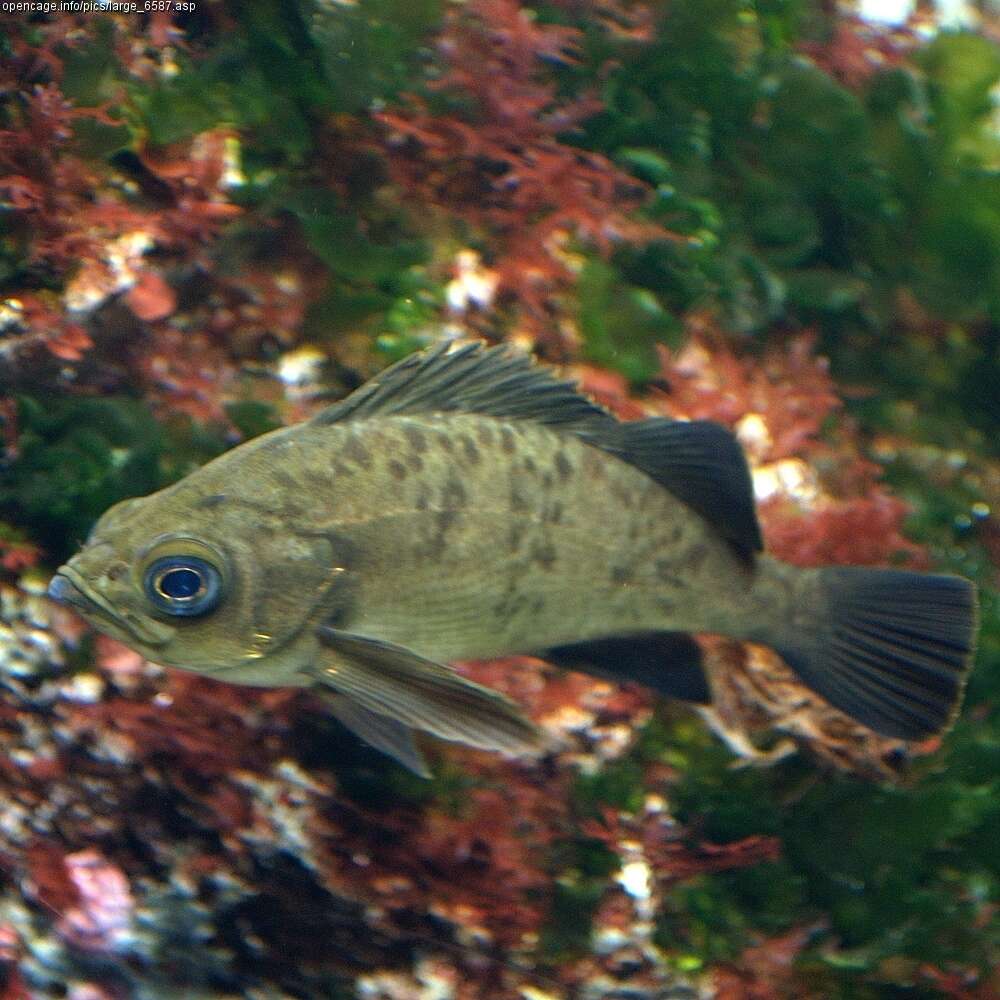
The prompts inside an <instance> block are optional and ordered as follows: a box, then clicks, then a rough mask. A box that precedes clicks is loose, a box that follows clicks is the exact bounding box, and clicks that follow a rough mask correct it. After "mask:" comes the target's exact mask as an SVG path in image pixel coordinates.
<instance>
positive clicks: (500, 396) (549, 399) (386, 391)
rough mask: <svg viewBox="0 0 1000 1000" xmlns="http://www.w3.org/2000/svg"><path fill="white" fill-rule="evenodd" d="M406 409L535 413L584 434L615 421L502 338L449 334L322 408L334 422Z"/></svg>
mask: <svg viewBox="0 0 1000 1000" xmlns="http://www.w3.org/2000/svg"><path fill="white" fill-rule="evenodd" d="M403 413H483V414H486V415H488V416H491V417H498V418H501V419H508V420H531V421H534V422H535V423H539V424H547V425H548V426H550V427H558V428H559V429H561V430H567V431H570V432H572V433H576V434H580V435H582V436H585V437H591V436H593V435H599V434H600V432H601V431H602V430H604V431H605V432H609V431H610V430H611V429H613V428H615V427H616V426H617V421H616V420H615V418H614V417H612V416H611V414H610V413H608V412H607V410H605V409H603V408H602V407H600V406H598V405H597V404H596V403H593V402H591V401H590V400H589V399H587V398H586V397H585V396H581V395H580V393H579V392H578V391H577V389H576V387H575V386H574V385H573V383H572V382H566V381H562V380H560V379H557V378H555V377H553V375H552V373H551V372H549V371H547V370H546V369H545V368H542V367H540V366H538V365H536V364H534V362H533V361H532V360H531V358H530V357H529V356H528V355H527V354H522V353H519V352H515V351H511V350H510V349H509V348H507V347H505V346H503V345H501V346H498V347H486V346H485V345H484V344H482V343H479V342H476V341H473V342H471V343H464V344H461V345H459V346H457V347H455V346H454V345H453V344H452V343H450V342H448V341H444V342H443V343H440V344H436V345H435V346H434V347H431V348H429V349H428V350H426V351H422V352H420V353H419V354H411V355H410V356H409V357H407V358H404V359H403V360H402V361H399V362H397V363H396V364H394V365H392V366H391V367H389V368H387V369H386V370H385V371H384V372H381V373H380V374H378V375H376V376H375V378H373V379H372V380H371V381H369V382H366V383H365V384H364V385H363V386H361V388H360V389H357V390H355V391H354V392H352V393H351V395H350V396H348V397H347V398H346V399H344V400H342V401H341V402H339V403H334V404H333V406H330V407H327V409H325V410H323V411H322V412H320V413H318V414H316V416H315V417H313V419H312V422H313V423H315V424H334V423H339V422H341V421H343V420H361V419H365V418H367V417H373V416H376V415H378V416H389V415H390V414H403Z"/></svg>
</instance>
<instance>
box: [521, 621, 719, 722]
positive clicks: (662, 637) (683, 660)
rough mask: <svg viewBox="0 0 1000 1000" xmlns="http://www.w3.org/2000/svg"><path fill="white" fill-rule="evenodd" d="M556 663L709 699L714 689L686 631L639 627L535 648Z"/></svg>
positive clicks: (699, 700)
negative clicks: (639, 629) (624, 632)
mask: <svg viewBox="0 0 1000 1000" xmlns="http://www.w3.org/2000/svg"><path fill="white" fill-rule="evenodd" d="M538 655H539V656H540V657H541V658H542V659H544V660H548V661H549V663H554V664H555V665H556V666H558V667H566V668H568V669H570V670H581V671H583V672H584V673H588V674H594V675H596V676H598V677H603V678H604V679H606V680H612V681H637V682H638V683H639V684H643V685H645V686H646V687H648V688H652V689H653V690H654V691H657V692H659V693H660V694H665V695H668V696H669V697H671V698H679V699H680V700H681V701H690V702H695V703H696V704H699V705H707V704H709V703H710V702H711V700H712V692H711V689H710V688H709V686H708V680H707V679H706V677H705V671H704V669H703V667H702V656H701V647H700V646H699V645H698V643H697V642H695V641H694V639H692V638H691V636H690V635H688V634H687V633H686V632H643V633H639V634H636V635H622V636H611V637H609V638H606V639H591V640H589V641H587V642H577V643H572V644H570V645H566V646H556V647H554V648H552V649H547V650H544V651H542V652H540V653H539V654H538Z"/></svg>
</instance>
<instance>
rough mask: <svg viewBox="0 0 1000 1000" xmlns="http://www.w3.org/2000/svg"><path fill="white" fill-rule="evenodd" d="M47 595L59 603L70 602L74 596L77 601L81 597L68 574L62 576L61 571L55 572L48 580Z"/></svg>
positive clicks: (72, 601)
mask: <svg viewBox="0 0 1000 1000" xmlns="http://www.w3.org/2000/svg"><path fill="white" fill-rule="evenodd" d="M48 595H49V597H51V598H52V600H53V601H58V602H59V603H60V604H72V603H74V598H75V599H76V601H79V600H80V599H81V598H82V597H83V595H82V594H81V593H80V591H79V590H77V588H76V587H75V586H74V584H73V581H72V580H70V578H69V577H68V576H63V575H62V573H56V575H55V576H54V577H52V579H51V580H50V581H49V589H48Z"/></svg>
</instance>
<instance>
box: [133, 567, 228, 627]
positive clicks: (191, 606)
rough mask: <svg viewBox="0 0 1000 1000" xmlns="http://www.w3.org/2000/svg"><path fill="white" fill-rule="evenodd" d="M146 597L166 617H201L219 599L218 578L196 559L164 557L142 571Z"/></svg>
mask: <svg viewBox="0 0 1000 1000" xmlns="http://www.w3.org/2000/svg"><path fill="white" fill-rule="evenodd" d="M145 587H146V596H147V597H148V598H149V599H150V600H151V601H152V602H153V604H155V605H156V607H157V608H158V609H159V610H160V611H163V612H165V613H166V614H168V615H183V616H194V615H205V614H208V612H209V611H212V610H213V609H214V608H215V607H216V606H217V605H218V603H219V600H220V599H221V597H222V577H221V576H220V574H219V571H218V570H217V569H216V568H215V567H214V566H213V565H212V564H211V563H210V562H208V560H206V559H201V558H199V557H198V556H164V557H163V558H162V559H157V560H156V561H155V562H154V563H152V565H151V566H150V567H149V568H148V569H147V570H146V576H145Z"/></svg>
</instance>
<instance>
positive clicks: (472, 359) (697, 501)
mask: <svg viewBox="0 0 1000 1000" xmlns="http://www.w3.org/2000/svg"><path fill="white" fill-rule="evenodd" d="M759 549H760V536H759V530H758V528H757V523H756V519H755V515H754V511H753V502H752V496H751V492H750V480H749V474H748V471H747V467H746V463H745V460H744V458H743V456H742V453H741V452H740V451H739V448H738V446H737V445H736V443H735V440H734V439H733V438H732V437H731V435H729V433H728V432H727V431H725V430H724V429H722V428H720V427H717V426H716V425H713V424H708V423H704V422H696V423H691V424H687V423H683V422H678V421H668V420H664V419H653V420H647V421H639V422H635V423H632V424H622V423H619V422H618V421H616V420H615V419H614V418H613V417H611V416H610V415H609V414H608V413H607V412H605V411H604V410H602V409H600V408H599V407H597V406H596V405H594V404H593V403H591V402H590V401H589V400H586V399H585V398H584V397H582V396H579V395H578V394H577V393H576V392H575V391H574V390H573V389H572V387H571V386H569V385H568V384H566V383H563V382H559V381H557V380H555V379H553V378H552V377H551V376H550V375H548V374H547V373H546V372H545V371H544V370H542V369H540V368H536V367H534V366H532V365H531V364H530V363H529V362H528V360H527V359H526V358H523V357H518V356H516V355H513V354H509V353H507V352H506V351H504V350H502V349H485V348H483V347H481V346H480V345H464V346H462V347H459V348H457V349H456V350H454V351H451V352H449V351H448V350H447V348H445V347H443V346H442V347H439V348H435V349H432V350H431V351H428V352H425V353H424V354H423V355H417V356H414V357H412V358H410V359H407V360H406V361H404V362H402V363H401V364H400V365H397V366H396V367H395V368H393V369H390V370H389V371H388V372H386V373H383V375H382V376H380V377H379V378H378V379H376V380H374V381H373V382H372V383H369V384H368V385H366V386H363V387H362V388H361V389H360V390H358V392H357V393H355V394H354V395H353V396H351V397H348V399H347V400H345V401H344V402H342V403H340V404H336V405H335V406H333V407H331V408H330V409H329V410H327V411H325V412H324V413H322V414H320V415H319V416H318V417H317V418H315V419H314V420H312V421H309V422H307V423H305V424H301V425H297V426H294V427H290V428H285V429H282V430H279V431H275V432H273V433H271V434H268V435H265V436H263V437H261V438H258V439H255V440H254V441H251V442H248V443H247V444H244V445H242V446H240V447H238V448H236V449H234V450H233V451H231V452H229V453H227V454H225V455H223V456H221V457H220V458H218V459H216V460H215V461H213V462H211V463H209V464H208V465H206V466H204V467H203V468H201V469H199V470H197V471H196V472H194V473H192V474H191V475H189V476H188V477H187V478H185V479H184V480H182V481H181V482H179V483H177V484H175V485H174V486H172V487H169V488H167V489H166V490H163V491H161V492H160V493H157V494H154V495H152V496H150V497H145V498H141V499H138V500H133V501H126V502H125V503H124V504H121V505H119V506H118V507H116V508H113V509H112V510H111V511H109V512H108V513H107V514H106V515H105V516H104V517H103V518H102V519H101V521H100V522H99V523H98V525H97V526H96V528H95V530H94V532H93V535H92V537H91V540H90V541H89V542H88V545H87V546H86V547H85V548H84V549H83V550H82V551H81V552H80V553H79V554H78V555H77V556H75V557H74V559H72V560H71V561H70V562H69V563H68V564H67V566H65V567H63V568H62V569H61V570H60V575H58V576H57V577H56V578H55V581H54V583H53V594H54V596H57V597H62V598H65V599H68V600H70V601H71V602H73V603H75V604H76V605H77V606H78V607H79V608H80V609H81V611H82V612H83V613H84V614H85V616H87V617H89V618H90V620H91V621H92V622H93V623H94V624H95V625H96V626H97V627H98V628H102V629H104V630H105V631H108V632H109V633H111V634H113V635H115V636H116V637H117V638H119V639H121V640H122V641H124V642H126V643H127V644H129V645H130V646H132V647H133V648H136V649H138V650H139V651H140V652H142V653H143V654H144V655H146V656H148V657H150V658H151V659H154V660H157V661H158V662H163V663H167V664H169V665H173V666H178V667H184V668H187V669H194V670H199V671H201V672H204V673H209V674H212V675H214V676H217V677H220V678H224V679H228V680H232V681H235V682H240V683H252V684H263V685H314V684H315V685H319V686H321V687H322V688H324V689H326V690H327V691H329V692H330V693H331V696H332V697H331V707H332V709H333V710H334V712H335V713H336V714H337V715H338V717H339V718H341V720H342V721H344V722H345V723H346V724H347V725H348V726H350V727H351V728H352V729H354V730H355V731H356V732H358V733H359V734H360V735H362V736H363V737H364V738H366V739H368V740H369V741H370V742H372V743H373V744H374V745H376V746H378V747H379V748H380V749H382V750H385V751H386V752H388V753H391V754H392V755H393V756H395V757H397V758H398V759H400V760H402V761H403V762H404V763H406V764H407V765H408V766H410V767H412V768H414V769H415V770H421V769H422V764H421V762H420V759H419V755H418V754H417V752H416V750H415V748H414V747H413V745H412V742H411V741H410V739H409V727H410V726H413V727H416V728H422V729H426V730H428V731H430V732H433V733H436V734H437V735H439V736H442V737H444V738H446V739H456V740H461V741H464V742H469V743H473V744H475V745H481V746H489V747H497V748H501V749H508V750H519V749H524V748H526V747H528V746H529V745H531V744H532V742H533V741H534V740H535V733H534V731H533V729H532V727H531V726H530V724H529V723H527V721H526V720H524V719H523V718H522V717H521V716H520V714H519V713H518V711H517V709H516V707H515V706H514V705H513V704H512V703H511V702H509V701H508V700H507V699H504V698H502V697H501V696H499V695H497V694H495V693H494V692H490V691H488V690H487V689H485V688H481V687H479V686H478V685H474V684H472V683H471V682H468V681H466V680H464V679H462V678H461V677H460V676H459V675H457V674H455V673H454V672H453V671H451V670H450V668H448V667H447V666H445V665H444V664H445V663H447V661H450V660H456V659H465V658H475V657H488V656H495V655H501V654H505V653H535V654H538V655H542V656H547V657H548V658H549V659H551V660H553V661H554V662H557V663H562V664H566V665H571V666H575V667H579V668H581V669H586V670H590V671H593V672H597V673H601V674H610V675H611V676H617V677H621V678H623V679H638V680H641V681H643V682H644V683H647V684H650V685H651V686H653V687H655V688H658V689H660V690H662V691H665V692H667V693H671V694H675V695H677V696H680V697H685V698H689V699H691V700H696V701H704V700H707V699H708V698H709V696H710V693H709V691H708V687H707V684H706V682H705V679H704V676H703V674H702V672H701V668H700V664H699V662H698V657H699V651H698V647H697V645H696V644H694V643H693V642H692V641H691V640H690V639H689V638H688V636H689V634H690V633H693V632H717V633H721V634H725V635H729V636H732V637H735V638H741V639H753V640H755V641H759V642H764V643H767V644H769V645H772V646H773V647H775V648H777V649H778V651H779V652H780V653H781V654H782V655H783V656H784V657H785V658H786V659H787V660H788V661H789V663H790V664H791V665H792V666H793V668H794V669H796V670H797V671H798V672H799V674H800V676H801V677H802V678H803V680H804V681H805V682H806V683H807V684H809V685H810V686H812V687H813V688H815V689H816V690H817V691H819V692H820V693H821V694H823V695H825V696H826V697H827V698H829V699H830V700H831V701H832V702H833V703H834V704H835V705H838V707H841V708H843V709H844V710H845V711H847V712H849V713H850V714H852V715H853V716H854V717H855V718H857V719H859V720H860V721H862V722H864V723H866V724H868V725H870V726H872V727H873V728H875V729H877V730H879V731H881V732H887V733H890V734H891V735H898V736H903V737H907V738H916V737H920V736H924V735H927V734H929V733H931V732H935V731H937V730H939V729H940V728H941V727H943V726H944V725H946V724H947V723H948V721H949V720H950V719H951V717H952V715H953V713H954V710H955V708H956V706H957V703H958V700H959V697H960V692H961V686H962V682H963V678H964V674H965V672H966V670H967V667H968V663H969V658H970V653H971V644H972V635H973V630H974V604H975V601H974V593H973V590H972V587H971V585H970V584H968V582H967V581H964V580H961V579H960V578H957V577H945V576H935V575H920V574H912V573H902V572H894V571H882V570H864V569H854V570H852V569H830V570H800V569H796V568H794V567H791V566H787V565H785V564H783V563H780V562H778V561H776V560H773V559H770V558H768V557H766V556H762V555H758V554H757V552H758V550H759Z"/></svg>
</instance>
